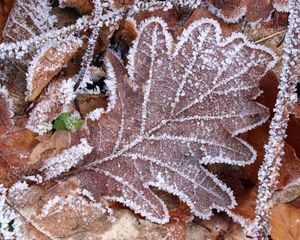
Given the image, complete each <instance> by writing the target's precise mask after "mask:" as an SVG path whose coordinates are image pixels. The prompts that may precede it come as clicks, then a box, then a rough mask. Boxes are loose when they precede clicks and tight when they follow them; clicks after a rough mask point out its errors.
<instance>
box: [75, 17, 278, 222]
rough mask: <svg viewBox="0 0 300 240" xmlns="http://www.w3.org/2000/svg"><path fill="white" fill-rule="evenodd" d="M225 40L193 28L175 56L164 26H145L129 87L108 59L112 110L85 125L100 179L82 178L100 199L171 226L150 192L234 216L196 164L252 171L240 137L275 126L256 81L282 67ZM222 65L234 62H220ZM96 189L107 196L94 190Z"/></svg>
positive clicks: (203, 24)
mask: <svg viewBox="0 0 300 240" xmlns="http://www.w3.org/2000/svg"><path fill="white" fill-rule="evenodd" d="M200 33H201V34H200ZM199 34H200V35H199ZM220 34H221V31H220V27H219V24H217V22H215V21H213V20H211V19H204V20H201V21H198V22H195V23H194V24H192V25H190V27H189V28H188V29H187V30H186V31H184V33H183V34H182V36H181V38H180V40H179V43H177V46H175V47H174V48H173V52H171V47H172V40H171V39H172V38H171V36H170V35H169V34H168V32H167V31H166V24H165V23H164V22H163V21H162V20H161V19H157V18H154V19H150V20H148V21H146V22H145V23H144V24H143V25H142V26H141V27H140V28H139V37H138V38H137V40H136V42H135V44H134V47H133V50H132V51H131V53H130V54H129V59H130V61H129V67H128V69H129V75H130V77H131V79H130V80H126V77H125V74H126V70H125V69H124V67H123V65H122V62H120V60H119V59H118V57H116V56H115V55H114V54H113V53H111V52H109V53H108V61H109V63H108V69H109V71H108V74H109V76H108V79H111V81H110V82H109V81H107V82H106V83H107V87H108V89H109V92H110V104H109V106H108V108H107V110H106V111H105V112H104V111H103V110H101V109H99V110H95V111H93V112H92V113H90V114H89V118H90V120H88V122H87V124H88V126H89V127H90V129H91V130H90V133H91V145H92V146H93V147H94V151H93V153H92V154H91V155H90V159H91V163H90V164H87V165H86V166H88V167H89V168H90V167H91V166H94V167H95V168H96V170H95V171H92V170H90V171H86V172H82V173H79V174H78V175H77V176H78V178H79V179H80V180H81V181H82V182H83V184H84V186H85V188H87V189H88V190H89V191H90V192H92V193H93V194H94V196H95V198H101V197H103V196H104V197H105V198H106V199H110V200H116V201H119V202H122V203H123V204H125V205H127V206H128V207H130V208H132V209H133V210H134V211H135V212H137V213H139V214H141V215H142V216H144V217H146V218H147V219H150V220H152V221H154V222H158V223H165V222H167V221H168V218H169V217H168V213H167V210H166V208H165V206H164V204H163V203H162V202H161V201H160V200H159V199H158V198H156V197H155V195H153V193H152V192H151V190H150V189H149V188H148V186H149V185H152V186H156V187H158V188H160V189H162V190H165V191H167V192H170V193H172V194H174V195H177V196H179V198H180V199H181V200H182V201H184V202H186V203H187V204H188V205H189V207H190V208H191V210H192V212H193V213H194V214H195V215H196V216H199V217H202V218H206V217H208V216H209V215H210V214H211V210H210V206H211V204H213V205H214V207H216V208H221V209H223V208H227V207H231V206H232V204H233V199H232V198H231V197H230V195H231V194H230V192H228V191H227V190H226V189H227V188H225V187H224V186H223V184H222V183H220V182H219V181H217V180H216V179H215V177H214V176H212V175H211V174H210V173H209V172H207V170H205V169H204V168H203V167H202V166H201V165H199V162H198V161H199V159H200V163H205V164H206V163H221V162H226V163H230V164H233V165H235V164H236V165H245V164H247V163H250V162H252V161H253V159H254V155H253V151H252V149H251V148H250V147H249V146H248V145H247V144H245V143H244V142H243V141H241V140H240V139H238V138H236V137H232V134H233V135H235V134H237V133H239V132H244V131H246V130H248V129H250V128H251V127H253V126H256V125H257V124H258V123H261V122H263V121H265V120H266V119H267V118H268V111H267V110H266V108H264V107H262V106H261V105H257V104H256V103H255V102H254V101H252V100H250V99H251V98H252V97H253V96H256V95H257V93H258V92H259V88H258V85H259V84H258V81H257V80H258V79H257V78H258V76H262V75H263V74H264V73H265V70H266V68H268V67H269V66H270V65H273V64H274V57H273V56H272V54H270V53H269V52H267V51H265V50H262V49H260V48H259V47H257V46H254V45H251V44H249V43H248V42H247V41H246V40H244V39H243V38H241V35H233V36H232V37H230V38H229V40H227V42H226V44H225V43H223V42H222V40H221V37H220ZM221 42H222V43H221ZM197 44H199V45H197ZM191 46H193V47H191ZM192 49H194V50H192ZM204 49H207V52H205V50H204ZM200 53H201V54H200ZM237 53H239V54H237ZM204 56H205V57H204ZM220 56H222V58H223V57H224V58H225V59H226V61H221V62H223V63H220V62H218V61H217V59H218V60H220V59H222V58H220ZM233 56H236V58H235V57H233ZM237 56H239V57H237ZM208 59H209V60H208ZM249 59H253V60H252V61H249ZM257 59H260V60H259V61H258V62H259V64H258V62H257ZM191 61H192V62H191ZM206 61H208V62H209V63H210V64H206ZM227 61H228V62H227ZM180 62H181V63H182V65H181V64H179V63H180ZM212 63H213V64H212ZM110 64H111V65H110ZM219 64H221V65H222V64H224V67H223V68H222V67H221V65H219ZM228 64H229V65H228ZM145 66H149V68H145ZM187 66H189V67H187ZM196 66H197V67H196ZM222 66H223V65H222ZM226 66H227V67H228V68H226ZM241 67H242V68H243V70H242V71H241ZM216 69H219V72H218V71H216ZM203 70H206V71H203ZM254 72H255V74H251V73H254ZM203 74H204V75H203ZM219 74H220V75H219ZM178 76H182V78H183V79H181V80H180V81H179V80H178V78H177V77H178ZM194 76H197V78H195V77H194ZM218 76H222V77H220V78H219V77H218ZM233 76H234V77H233ZM254 76H255V77H254ZM201 79H206V81H205V83H203V84H201ZM244 79H247V81H246V80H245V81H244ZM246 88H247V89H248V88H249V90H246ZM114 89H115V90H116V92H114ZM118 89H122V91H118ZM225 93H226V94H225ZM232 99H235V100H234V101H233V100H232ZM246 99H248V100H246ZM224 103H226V104H225V105H224ZM212 105H213V106H214V110H212V109H211V106H212ZM225 106H226V107H225ZM233 109H234V111H235V113H234V114H233V112H232V111H233ZM245 111H246V114H244V112H245ZM195 112H197V113H198V115H195ZM240 113H243V114H242V115H240ZM232 114H233V115H232ZM99 117H100V118H99ZM98 118H99V120H98ZM199 126H203V127H202V128H199ZM204 126H205V127H204ZM151 129H155V130H151ZM233 149H234V150H233ZM199 150H200V151H199ZM91 156H92V157H91ZM97 156H99V157H100V159H99V160H97V161H95V159H98V158H99V157H97ZM125 169H126V170H125ZM95 182H99V183H100V182H101V183H102V184H101V185H102V186H103V187H102V188H99V187H97V188H95ZM104 182H105V183H107V184H103V183H104ZM191 183H193V184H194V189H193V190H192V191H189V189H188V188H186V186H188V185H189V184H191ZM197 183H200V184H197ZM174 184H175V185H174ZM96 185H97V184H96ZM211 187H212V188H213V190H209V189H211ZM199 196H201V198H199ZM144 199H147V201H145V200H144ZM203 199H206V200H205V201H203Z"/></svg>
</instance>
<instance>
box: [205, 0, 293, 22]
mask: <svg viewBox="0 0 300 240" xmlns="http://www.w3.org/2000/svg"><path fill="white" fill-rule="evenodd" d="M204 3H205V4H208V9H209V10H210V11H211V12H213V13H215V14H216V15H218V16H219V17H221V18H222V19H223V20H225V21H226V22H237V21H239V20H240V19H241V18H242V17H244V16H245V18H246V20H247V21H249V22H257V21H260V20H262V19H266V18H268V17H269V16H270V14H271V13H272V12H273V11H274V9H276V10H277V11H280V12H288V0H251V1H248V0H204Z"/></svg>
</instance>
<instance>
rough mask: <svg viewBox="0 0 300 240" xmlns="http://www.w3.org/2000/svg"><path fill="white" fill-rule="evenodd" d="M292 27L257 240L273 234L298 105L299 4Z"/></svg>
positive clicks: (263, 171) (262, 177)
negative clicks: (289, 136) (277, 192)
mask: <svg viewBox="0 0 300 240" xmlns="http://www.w3.org/2000/svg"><path fill="white" fill-rule="evenodd" d="M289 9H290V16H289V26H288V31H287V34H286V37H285V47H284V49H285V55H284V63H283V69H282V72H281V76H280V85H279V93H278V96H277V100H276V105H275V109H274V117H273V119H272V122H271V126H270V131H269V141H268V144H267V145H266V146H265V150H266V154H265V157H264V162H263V165H262V166H261V168H260V170H259V172H258V179H259V182H260V185H259V189H258V196H257V199H258V200H257V205H256V219H255V222H254V225H255V226H254V229H255V237H256V239H267V238H268V234H269V231H270V227H269V219H270V216H271V211H272V207H273V204H274V203H273V200H272V197H273V193H274V191H275V190H276V187H277V184H278V181H277V177H278V176H279V169H280V165H281V159H282V156H283V154H284V138H285V137H286V129H287V124H288V120H289V114H290V112H291V109H292V106H293V104H294V103H295V99H297V97H296V96H295V95H296V94H295V89H296V84H297V82H298V81H299V69H300V38H299V33H300V24H299V19H300V2H299V1H298V0H291V1H289Z"/></svg>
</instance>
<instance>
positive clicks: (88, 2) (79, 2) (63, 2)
mask: <svg viewBox="0 0 300 240" xmlns="http://www.w3.org/2000/svg"><path fill="white" fill-rule="evenodd" d="M59 6H60V7H62V8H64V7H74V8H76V9H78V11H80V13H82V14H91V13H92V11H93V8H94V6H93V2H92V0H60V1H59Z"/></svg>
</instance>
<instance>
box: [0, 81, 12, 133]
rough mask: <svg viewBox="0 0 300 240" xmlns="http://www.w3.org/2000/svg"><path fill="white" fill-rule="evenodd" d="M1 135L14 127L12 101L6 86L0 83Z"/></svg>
mask: <svg viewBox="0 0 300 240" xmlns="http://www.w3.org/2000/svg"><path fill="white" fill-rule="evenodd" d="M0 106H1V107H0V136H2V135H4V134H5V133H6V132H8V131H10V130H11V128H12V127H13V120H12V117H13V112H12V102H11V99H9V94H8V91H7V89H6V87H4V86H1V85H0Z"/></svg>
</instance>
